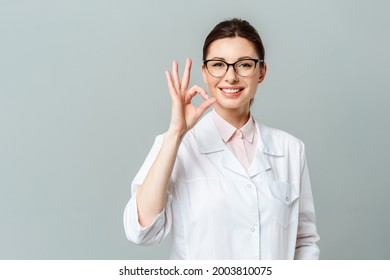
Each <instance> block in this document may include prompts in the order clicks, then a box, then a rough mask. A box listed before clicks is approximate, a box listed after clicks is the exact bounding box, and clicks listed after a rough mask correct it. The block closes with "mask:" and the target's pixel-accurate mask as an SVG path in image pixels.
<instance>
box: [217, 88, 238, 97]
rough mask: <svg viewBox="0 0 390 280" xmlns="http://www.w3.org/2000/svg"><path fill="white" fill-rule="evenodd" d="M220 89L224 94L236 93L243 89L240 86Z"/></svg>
mask: <svg viewBox="0 0 390 280" xmlns="http://www.w3.org/2000/svg"><path fill="white" fill-rule="evenodd" d="M220 90H221V91H222V92H223V93H224V94H226V95H237V94H238V93H240V92H241V91H242V90H243V89H242V88H220Z"/></svg>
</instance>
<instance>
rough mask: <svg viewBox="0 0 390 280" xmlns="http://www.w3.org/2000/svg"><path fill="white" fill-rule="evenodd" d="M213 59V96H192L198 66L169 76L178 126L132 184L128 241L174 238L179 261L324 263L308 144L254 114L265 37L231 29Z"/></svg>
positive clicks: (223, 26) (205, 70)
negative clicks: (198, 98)
mask: <svg viewBox="0 0 390 280" xmlns="http://www.w3.org/2000/svg"><path fill="white" fill-rule="evenodd" d="M203 60H204V62H203V65H202V74H203V79H204V81H205V83H206V84H207V87H208V92H209V93H210V94H211V96H212V97H210V98H209V97H208V95H207V93H206V91H205V90H203V89H202V88H201V87H199V86H193V87H191V88H190V89H188V86H189V83H190V70H191V60H189V59H187V62H186V66H185V70H184V74H183V77H182V79H180V77H179V74H178V64H177V62H173V66H172V73H170V72H168V71H167V72H166V78H167V83H168V88H169V92H170V96H171V99H172V113H171V121H170V125H169V128H168V130H167V131H166V133H164V134H163V135H160V136H158V137H157V138H156V140H155V143H154V145H153V147H152V149H151V151H150V153H149V155H148V156H147V158H146V160H145V162H144V164H143V166H142V167H141V169H140V171H139V172H138V174H137V175H136V177H135V179H134V181H133V183H132V197H131V199H130V201H129V203H128V204H127V206H126V209H125V213H124V226H125V231H126V235H127V237H128V239H129V240H132V241H133V242H135V243H137V244H145V245H149V244H154V243H159V242H160V241H161V240H162V239H163V238H164V237H165V236H166V235H167V234H168V233H169V232H171V234H172V248H171V258H172V259H294V258H295V259H318V257H319V249H318V247H317V245H316V242H317V241H318V240H319V236H318V234H317V230H316V224H315V213H314V206H313V198H312V193H311V186H310V181H309V174H308V169H307V165H306V159H305V153H304V145H303V143H302V142H301V141H300V140H298V139H296V138H295V137H293V136H291V135H290V134H288V133H286V132H283V131H280V130H277V129H273V128H270V127H267V126H265V125H263V124H261V123H258V122H257V121H256V120H254V118H253V116H252V115H251V113H250V106H251V104H252V102H253V98H254V96H255V94H256V90H257V87H258V85H259V84H260V83H261V82H262V81H263V80H264V77H265V74H266V70H267V65H266V63H265V62H264V47H263V44H262V41H261V39H260V36H259V35H258V33H257V31H256V30H255V29H254V28H253V27H252V26H251V25H250V24H249V23H248V22H247V21H244V20H239V19H232V20H227V21H224V22H221V23H219V24H218V25H216V26H215V27H214V29H213V30H212V31H211V32H210V34H209V35H208V37H207V38H206V40H205V44H204V48H203ZM197 94H200V95H201V96H202V98H203V103H202V104H201V105H200V106H199V107H198V108H196V107H194V106H193V105H192V104H191V99H192V98H193V97H194V96H195V95H197ZM212 105H214V109H213V110H212V111H211V112H209V113H208V114H206V115H205V116H204V117H203V118H201V116H202V115H203V113H204V112H205V111H206V110H207V109H208V108H209V107H210V106H212ZM198 121H199V122H198Z"/></svg>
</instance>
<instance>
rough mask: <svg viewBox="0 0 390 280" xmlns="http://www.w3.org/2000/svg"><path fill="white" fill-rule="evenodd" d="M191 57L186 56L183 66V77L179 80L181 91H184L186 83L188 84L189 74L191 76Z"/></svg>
mask: <svg viewBox="0 0 390 280" xmlns="http://www.w3.org/2000/svg"><path fill="white" fill-rule="evenodd" d="M191 66H192V61H191V59H189V58H187V60H186V67H185V68H184V74H183V79H182V80H181V91H182V92H186V91H187V88H188V85H189V84H190V76H191Z"/></svg>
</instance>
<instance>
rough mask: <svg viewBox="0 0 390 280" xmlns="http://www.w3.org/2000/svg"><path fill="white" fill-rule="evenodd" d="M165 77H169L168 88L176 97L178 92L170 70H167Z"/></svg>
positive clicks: (173, 96)
mask: <svg viewBox="0 0 390 280" xmlns="http://www.w3.org/2000/svg"><path fill="white" fill-rule="evenodd" d="M165 77H166V79H167V83H168V90H169V93H170V95H171V97H172V98H176V96H177V92H176V89H175V86H174V85H173V80H172V76H171V73H169V71H165Z"/></svg>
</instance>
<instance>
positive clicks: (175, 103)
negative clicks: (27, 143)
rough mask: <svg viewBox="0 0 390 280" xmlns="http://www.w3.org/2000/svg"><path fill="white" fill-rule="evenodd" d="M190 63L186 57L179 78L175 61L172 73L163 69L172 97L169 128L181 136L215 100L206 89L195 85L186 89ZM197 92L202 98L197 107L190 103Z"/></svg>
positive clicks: (188, 81) (188, 80)
mask: <svg viewBox="0 0 390 280" xmlns="http://www.w3.org/2000/svg"><path fill="white" fill-rule="evenodd" d="M191 65H192V62H191V59H189V58H188V59H187V61H186V66H185V69H184V74H183V78H182V79H181V80H180V77H179V73H178V70H179V69H178V68H179V66H178V63H177V61H174V62H173V63H172V74H171V73H170V72H169V71H165V75H166V78H167V82H168V88H169V93H170V95H171V99H172V112H171V122H170V125H169V130H170V131H171V132H173V133H178V134H179V135H180V136H181V137H183V136H184V135H185V134H186V133H187V132H188V131H189V130H190V129H191V128H193V127H194V125H195V124H196V123H197V121H198V120H199V119H200V117H201V116H202V115H203V113H204V112H205V111H206V110H207V109H208V108H209V107H210V106H211V105H212V104H214V103H215V102H216V101H217V100H216V98H214V97H212V98H209V97H208V95H207V93H206V91H205V90H204V89H202V88H201V87H199V86H197V85H195V86H193V87H192V88H190V89H189V90H188V85H189V83H190V72H191ZM197 94H200V95H201V96H202V98H203V102H202V104H201V105H200V106H199V107H195V106H194V105H192V104H191V100H192V98H193V97H194V96H195V95H197Z"/></svg>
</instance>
